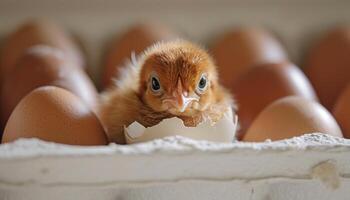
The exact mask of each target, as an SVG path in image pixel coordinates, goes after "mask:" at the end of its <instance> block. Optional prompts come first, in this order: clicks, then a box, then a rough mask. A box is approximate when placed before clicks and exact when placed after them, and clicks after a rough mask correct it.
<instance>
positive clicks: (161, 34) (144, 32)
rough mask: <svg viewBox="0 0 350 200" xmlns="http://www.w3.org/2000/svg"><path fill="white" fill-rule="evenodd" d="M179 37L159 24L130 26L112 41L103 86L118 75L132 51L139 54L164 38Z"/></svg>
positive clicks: (106, 59)
mask: <svg viewBox="0 0 350 200" xmlns="http://www.w3.org/2000/svg"><path fill="white" fill-rule="evenodd" d="M175 37H177V36H176V35H175V34H174V33H173V32H171V30H169V29H167V28H166V27H163V26H161V25H158V24H152V23H145V24H139V25H136V26H134V27H132V28H130V29H129V30H128V31H127V32H126V33H124V34H123V35H122V36H120V37H118V38H116V39H115V41H113V42H112V44H111V46H110V48H109V50H108V52H107V54H106V56H105V60H104V71H103V77H102V87H103V88H106V87H108V86H110V85H111V84H112V83H113V81H112V80H113V78H115V77H117V76H118V70H119V67H121V66H123V65H124V64H125V63H126V62H127V61H128V60H130V58H131V55H132V53H133V52H134V53H135V55H136V56H137V55H138V54H139V53H141V52H142V51H143V50H145V48H147V47H148V46H150V45H152V44H153V43H156V42H158V41H162V40H170V39H173V38H175Z"/></svg>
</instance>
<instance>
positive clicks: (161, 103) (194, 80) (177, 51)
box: [139, 40, 218, 116]
mask: <svg viewBox="0 0 350 200" xmlns="http://www.w3.org/2000/svg"><path fill="white" fill-rule="evenodd" d="M143 60H144V61H143V64H142V68H141V73H140V84H139V85H140V88H139V90H140V91H139V93H140V96H141V98H142V100H143V101H144V102H145V103H146V104H147V105H148V106H149V107H150V108H152V109H153V110H155V111H158V112H164V111H165V112H169V113H171V114H173V115H178V116H190V115H192V114H194V113H197V112H200V111H202V110H205V109H206V108H207V107H208V106H209V105H210V104H211V102H212V101H213V100H214V98H215V97H214V96H215V88H216V87H217V85H218V80H217V71H216V66H215V64H214V62H213V60H212V58H211V57H210V55H209V54H208V53H207V52H206V51H205V50H203V49H202V48H200V47H199V46H197V45H194V44H192V43H190V42H187V41H183V40H176V41H171V42H160V43H158V44H155V45H154V46H152V47H150V48H149V49H147V50H146V51H145V54H144V59H143Z"/></svg>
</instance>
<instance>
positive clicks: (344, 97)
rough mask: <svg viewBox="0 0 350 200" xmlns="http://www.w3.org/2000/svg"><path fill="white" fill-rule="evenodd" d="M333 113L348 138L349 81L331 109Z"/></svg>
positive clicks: (349, 136)
mask: <svg viewBox="0 0 350 200" xmlns="http://www.w3.org/2000/svg"><path fill="white" fill-rule="evenodd" d="M333 115H334V117H335V119H336V120H337V121H338V123H339V125H340V127H341V129H342V131H343V135H344V137H345V138H349V139H350V82H349V84H348V86H347V87H346V88H345V90H344V91H343V92H342V93H341V95H340V96H339V98H338V100H337V102H336V104H335V106H334V109H333Z"/></svg>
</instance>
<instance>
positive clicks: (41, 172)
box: [0, 134, 350, 200]
mask: <svg viewBox="0 0 350 200" xmlns="http://www.w3.org/2000/svg"><path fill="white" fill-rule="evenodd" d="M0 172H1V173H0V199H7V200H10V199H16V200H21V199H25V200H31V199H35V200H40V199H45V200H46V199H48V197H49V199H66V200H69V199H72V200H73V199H74V200H79V199H84V200H86V199H94V200H95V199H104V200H109V199H110V200H112V199H113V200H115V199H123V200H128V199H132V200H146V199H147V200H149V199H167V200H172V199H176V200H177V199H202V200H206V199H208V200H209V199H221V200H225V199H230V200H232V199H240V200H248V199H249V200H252V199H253V200H267V199H269V200H280V199H284V200H289V199H298V200H304V199H305V200H310V199H318V200H329V199H337V200H342V199H344V200H347V199H349V195H350V190H349V188H350V140H347V139H342V138H336V137H332V136H328V135H323V134H308V135H304V136H301V137H295V138H292V139H288V140H281V141H276V142H271V141H266V142H263V143H244V142H234V143H231V144H225V143H213V142H207V141H195V140H191V139H188V138H184V137H179V136H175V137H167V138H164V139H158V140H153V141H150V142H146V143H138V144H134V145H127V146H126V145H124V146H123V145H116V144H110V145H109V146H93V147H83V146H70V145H62V144H57V143H50V142H44V141H41V140H38V139H20V140H17V141H15V142H13V143H8V144H2V145H0Z"/></svg>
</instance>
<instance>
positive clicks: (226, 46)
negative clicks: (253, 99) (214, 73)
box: [211, 27, 288, 88]
mask: <svg viewBox="0 0 350 200" xmlns="http://www.w3.org/2000/svg"><path fill="white" fill-rule="evenodd" d="M211 52H212V54H213V57H214V59H215V61H216V63H217V65H218V69H219V74H220V81H221V82H222V83H223V84H224V86H225V87H227V88H230V87H232V85H233V84H234V82H235V81H237V80H238V79H239V78H240V77H241V76H243V75H244V74H245V73H247V72H248V71H249V70H250V69H252V68H255V67H257V66H259V64H263V63H271V62H281V61H285V60H288V58H287V55H286V53H285V51H284V49H283V47H282V45H281V44H280V43H279V42H278V41H277V39H276V38H274V36H273V35H272V34H270V33H269V32H267V31H266V30H264V29H261V28H257V27H244V28H238V29H236V30H233V31H230V32H228V33H226V34H225V35H223V36H222V37H221V38H219V39H218V40H217V41H216V42H215V44H214V45H213V47H212V48H211Z"/></svg>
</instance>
